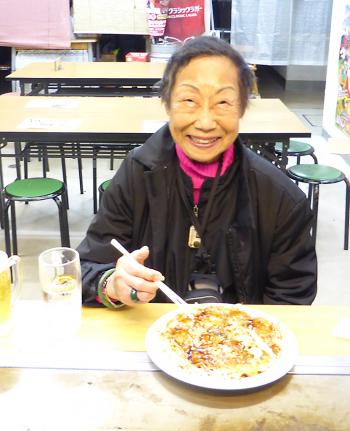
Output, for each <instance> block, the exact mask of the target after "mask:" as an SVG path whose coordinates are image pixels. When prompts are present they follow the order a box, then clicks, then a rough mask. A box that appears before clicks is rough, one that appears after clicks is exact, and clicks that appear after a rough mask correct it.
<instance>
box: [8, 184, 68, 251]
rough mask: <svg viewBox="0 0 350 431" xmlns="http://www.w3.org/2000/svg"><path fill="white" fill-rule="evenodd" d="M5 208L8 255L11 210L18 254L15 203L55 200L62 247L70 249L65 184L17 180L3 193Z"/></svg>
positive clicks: (12, 227)
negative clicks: (9, 214)
mask: <svg viewBox="0 0 350 431" xmlns="http://www.w3.org/2000/svg"><path fill="white" fill-rule="evenodd" d="M3 195H4V199H5V206H4V230H5V247H6V253H7V254H8V255H9V256H10V255H11V254H12V253H11V241H10V224H9V216H8V210H9V208H11V231H12V250H13V254H17V252H18V248H17V226H16V211H15V203H16V201H18V202H27V201H28V202H35V201H42V200H46V199H53V200H54V201H55V203H56V205H57V207H58V215H59V225H60V234H61V245H62V246H63V247H70V240H69V226H68V217H67V192H66V187H65V184H64V183H63V182H62V181H59V180H56V179H53V178H29V179H23V180H15V181H13V182H12V183H10V184H8V185H7V186H6V187H5V188H4V191H3Z"/></svg>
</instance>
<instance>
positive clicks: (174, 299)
mask: <svg viewBox="0 0 350 431" xmlns="http://www.w3.org/2000/svg"><path fill="white" fill-rule="evenodd" d="M111 244H112V245H113V246H114V247H115V248H116V249H117V250H119V251H120V253H121V254H123V255H124V256H130V258H132V259H133V257H132V256H131V254H130V253H129V252H128V250H127V249H126V248H124V247H123V246H122V245H121V244H120V242H119V241H117V240H116V239H112V241H111ZM157 285H158V287H159V289H160V290H161V291H162V292H163V293H164V294H165V295H166V296H167V297H168V298H169V299H171V301H172V302H174V303H175V304H177V305H178V306H180V307H183V308H187V310H186V311H187V312H188V311H189V310H191V307H190V306H189V305H188V304H187V302H186V301H184V300H183V299H182V298H180V296H179V295H177V294H176V293H175V292H174V291H173V290H171V289H170V287H168V286H167V285H166V284H165V283H163V282H162V281H158V282H157ZM191 313H192V311H191Z"/></svg>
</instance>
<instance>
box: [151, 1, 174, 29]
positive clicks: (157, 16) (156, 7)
mask: <svg viewBox="0 0 350 431" xmlns="http://www.w3.org/2000/svg"><path fill="white" fill-rule="evenodd" d="M169 1H170V0H147V11H148V30H149V34H150V36H164V32H165V26H166V20H167V17H168V10H169V7H168V6H169Z"/></svg>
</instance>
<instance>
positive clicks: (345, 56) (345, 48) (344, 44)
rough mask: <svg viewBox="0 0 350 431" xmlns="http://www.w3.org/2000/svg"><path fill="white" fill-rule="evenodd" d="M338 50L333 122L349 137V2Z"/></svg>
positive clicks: (346, 7)
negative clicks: (336, 93)
mask: <svg viewBox="0 0 350 431" xmlns="http://www.w3.org/2000/svg"><path fill="white" fill-rule="evenodd" d="M342 27H343V28H342V35H341V39H340V49H339V60H338V67H339V69H338V70H339V74H338V83H339V85H338V98H337V108H336V118H335V122H336V125H337V127H339V128H340V129H341V130H342V132H344V133H346V134H347V135H349V136H350V2H347V4H346V5H345V15H344V20H343V26H342Z"/></svg>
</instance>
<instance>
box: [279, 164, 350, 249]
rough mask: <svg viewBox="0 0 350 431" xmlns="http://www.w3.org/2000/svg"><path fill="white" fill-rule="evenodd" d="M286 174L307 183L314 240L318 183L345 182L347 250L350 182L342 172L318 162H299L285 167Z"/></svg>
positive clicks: (345, 238) (345, 246)
mask: <svg viewBox="0 0 350 431" xmlns="http://www.w3.org/2000/svg"><path fill="white" fill-rule="evenodd" d="M287 175H288V176H289V177H290V178H292V179H293V180H295V181H300V182H302V183H307V184H309V193H308V200H309V202H310V205H311V208H312V209H313V212H314V219H313V223H312V237H313V240H314V242H316V232H317V213H318V199H319V185H320V184H334V183H339V182H340V181H344V182H345V186H346V194H345V227H344V250H348V245H349V198H350V183H349V180H348V179H347V178H346V176H345V175H344V174H343V172H341V171H339V169H336V168H333V167H332V166H326V165H319V164H300V165H294V166H291V167H290V168H288V169H287Z"/></svg>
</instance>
